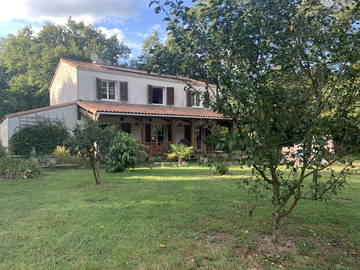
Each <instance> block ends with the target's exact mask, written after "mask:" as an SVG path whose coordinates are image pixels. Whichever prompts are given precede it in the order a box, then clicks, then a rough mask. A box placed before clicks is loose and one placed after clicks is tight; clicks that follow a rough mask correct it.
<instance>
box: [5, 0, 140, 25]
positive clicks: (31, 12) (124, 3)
mask: <svg viewBox="0 0 360 270" xmlns="http://www.w3.org/2000/svg"><path fill="white" fill-rule="evenodd" d="M146 3H147V0H50V1H45V0H7V1H5V3H1V9H0V21H9V20H12V19H25V20H29V21H52V22H55V23H64V22H66V20H67V18H68V17H69V16H73V17H74V18H75V19H76V20H77V21H79V20H82V21H85V22H86V23H94V22H95V21H101V20H103V19H105V18H106V17H114V18H116V19H118V20H123V19H127V18H131V17H134V16H136V15H137V14H138V8H139V7H145V5H146Z"/></svg>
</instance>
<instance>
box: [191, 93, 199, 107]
mask: <svg viewBox="0 0 360 270" xmlns="http://www.w3.org/2000/svg"><path fill="white" fill-rule="evenodd" d="M192 99H193V100H192V104H193V106H194V107H200V106H201V95H200V93H195V94H194V95H193V96H192Z"/></svg>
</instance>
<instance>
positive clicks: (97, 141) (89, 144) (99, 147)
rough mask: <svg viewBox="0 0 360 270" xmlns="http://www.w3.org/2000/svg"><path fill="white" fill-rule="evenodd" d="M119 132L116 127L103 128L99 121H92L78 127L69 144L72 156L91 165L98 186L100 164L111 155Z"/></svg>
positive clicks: (74, 130)
mask: <svg viewBox="0 0 360 270" xmlns="http://www.w3.org/2000/svg"><path fill="white" fill-rule="evenodd" d="M117 132H118V131H117V130H116V128H115V127H112V126H110V127H105V128H101V127H100V126H99V122H98V121H94V120H91V121H89V122H87V123H85V124H83V125H76V126H75V128H74V129H73V136H72V137H71V138H70V140H69V141H68V143H67V147H68V149H69V150H70V153H71V154H72V155H78V156H80V157H81V158H82V159H83V160H84V161H87V162H88V163H89V165H90V166H91V168H92V170H93V173H94V178H95V182H96V184H97V185H99V184H100V172H99V168H100V164H101V163H102V162H103V161H104V159H105V157H106V155H107V153H109V149H110V146H111V144H112V140H113V138H114V137H115V135H116V133H117Z"/></svg>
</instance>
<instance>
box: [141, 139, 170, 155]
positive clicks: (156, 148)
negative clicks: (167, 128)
mask: <svg viewBox="0 0 360 270" xmlns="http://www.w3.org/2000/svg"><path fill="white" fill-rule="evenodd" d="M170 144H171V142H146V143H144V145H145V151H146V153H148V155H149V156H156V155H163V154H165V153H167V152H168V149H169V145H170Z"/></svg>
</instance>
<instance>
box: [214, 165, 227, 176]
mask: <svg viewBox="0 0 360 270" xmlns="http://www.w3.org/2000/svg"><path fill="white" fill-rule="evenodd" d="M215 170H216V173H217V174H218V175H225V174H228V173H229V165H227V164H226V163H225V162H220V163H217V164H216V165H215Z"/></svg>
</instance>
